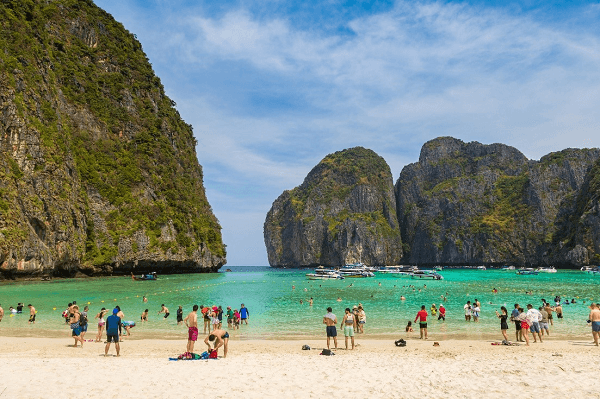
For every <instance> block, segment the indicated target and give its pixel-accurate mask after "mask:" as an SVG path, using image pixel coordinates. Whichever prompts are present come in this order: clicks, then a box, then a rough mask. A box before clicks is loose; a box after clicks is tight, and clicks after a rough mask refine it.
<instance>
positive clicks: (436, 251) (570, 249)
mask: <svg viewBox="0 0 600 399" xmlns="http://www.w3.org/2000/svg"><path fill="white" fill-rule="evenodd" d="M599 198H600V150H599V149H566V150H563V151H560V152H555V153H551V154H548V155H546V156H544V157H542V158H541V159H540V160H539V161H534V160H529V159H527V158H526V157H525V156H524V155H523V154H522V153H521V152H519V151H518V150H517V149H515V148H513V147H509V146H506V145H503V144H492V145H484V144H480V143H478V142H471V143H465V142H463V141H461V140H458V139H455V138H451V137H440V138H437V139H434V140H431V141H429V142H427V143H425V144H424V145H423V147H422V149H421V155H420V157H419V161H418V162H416V163H413V164H410V165H407V166H405V167H404V168H403V170H402V172H401V174H400V177H399V178H398V180H397V181H396V184H395V187H392V176H391V173H390V168H389V166H388V165H387V163H386V162H385V161H384V160H383V159H382V158H381V157H379V156H378V155H377V154H375V153H374V152H373V151H370V150H367V149H364V148H361V147H357V148H352V149H348V150H344V151H340V152H336V153H335V154H331V155H328V156H326V157H325V158H324V159H323V160H322V161H321V162H320V163H319V164H318V165H317V166H316V167H315V168H314V169H313V170H312V171H311V172H310V173H309V174H308V176H307V177H306V179H305V180H304V182H303V183H302V185H300V186H299V187H296V188H294V189H293V190H289V191H285V192H284V193H283V194H281V196H280V197H279V198H277V199H276V200H275V202H274V203H273V206H272V207H271V210H270V211H269V213H268V214H267V216H266V220H265V224H264V237H265V245H266V248H267V253H268V258H269V264H270V265H271V266H273V267H303V266H316V265H324V266H339V265H342V264H345V263H353V262H356V261H362V262H363V263H365V264H368V265H394V264H400V263H404V264H412V265H423V266H429V265H449V266H450V265H456V266H458V265H489V266H494V265H496V266H500V265H505V264H510V265H516V266H538V265H554V266H557V267H581V266H584V265H591V264H598V263H600V205H599Z"/></svg>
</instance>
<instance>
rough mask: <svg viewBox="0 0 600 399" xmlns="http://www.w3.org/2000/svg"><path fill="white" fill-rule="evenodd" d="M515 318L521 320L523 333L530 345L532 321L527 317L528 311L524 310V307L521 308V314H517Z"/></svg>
mask: <svg viewBox="0 0 600 399" xmlns="http://www.w3.org/2000/svg"><path fill="white" fill-rule="evenodd" d="M515 320H517V321H520V322H521V332H522V333H523V337H524V338H525V342H526V343H527V346H529V326H530V324H529V323H531V321H530V320H529V319H528V318H527V313H525V312H524V311H523V308H519V316H517V317H516V318H515Z"/></svg>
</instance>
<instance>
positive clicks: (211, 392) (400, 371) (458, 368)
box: [0, 334, 600, 399]
mask: <svg viewBox="0 0 600 399" xmlns="http://www.w3.org/2000/svg"><path fill="white" fill-rule="evenodd" d="M590 335H591V334H590ZM590 342H591V336H590V339H589V340H585V341H558V340H555V341H552V340H549V341H547V342H545V343H543V344H532V346H531V347H525V346H524V345H522V346H515V347H509V346H493V345H491V344H490V341H468V340H449V341H439V343H440V346H439V347H434V346H433V341H432V340H430V341H420V340H418V339H412V340H408V345H407V346H406V347H405V348H397V347H395V346H394V343H393V342H392V340H364V339H362V337H359V339H357V343H359V346H358V347H357V349H356V350H355V351H345V350H338V351H337V352H336V355H335V356H330V357H329V356H320V355H319V352H320V349H321V348H323V345H324V343H325V340H324V339H319V340H315V339H311V340H303V341H273V340H264V341H239V340H231V341H230V343H229V344H230V348H229V354H228V357H227V358H226V359H222V358H221V359H218V360H200V361H169V360H168V358H169V357H173V356H176V355H177V354H179V353H181V352H183V351H184V350H185V345H186V341H185V340H181V341H175V340H149V339H138V340H135V339H130V340H127V341H125V342H123V343H122V344H121V356H120V357H118V358H117V357H108V358H105V357H104V356H103V354H104V344H103V343H91V342H89V343H88V342H86V344H85V346H84V348H71V347H68V345H70V344H72V343H73V341H72V340H71V339H68V338H64V339H60V338H28V337H26V338H15V337H0V375H2V378H1V379H0V399H3V398H74V397H79V398H103V399H106V398H112V397H120V398H208V397H210V398H232V397H233V398H445V397H451V398H495V397H498V398H500V397H502V398H506V397H524V396H528V397H530V396H532V395H541V396H533V397H535V398H544V399H546V398H558V397H560V398H572V397H579V398H598V397H600V394H599V393H600V384H599V383H598V364H599V363H598V359H599V355H600V348H598V347H595V346H592V345H591V344H590ZM341 343H342V345H341V346H343V339H342V341H341ZM303 344H308V345H310V346H311V347H312V348H318V349H319V350H311V351H302V350H301V347H302V345H303ZM196 345H197V346H196V348H195V352H197V353H200V352H202V351H204V350H205V348H206V346H205V345H204V344H203V343H202V342H198V343H197V344H196ZM111 353H113V354H114V353H115V350H114V344H113V347H112V348H111ZM219 354H220V355H222V353H221V352H220V353H219ZM73 383H75V385H73Z"/></svg>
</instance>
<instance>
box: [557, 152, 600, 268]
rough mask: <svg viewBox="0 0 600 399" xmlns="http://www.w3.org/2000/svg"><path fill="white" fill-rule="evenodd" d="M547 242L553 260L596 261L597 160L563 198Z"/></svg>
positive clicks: (599, 249)
mask: <svg viewBox="0 0 600 399" xmlns="http://www.w3.org/2000/svg"><path fill="white" fill-rule="evenodd" d="M556 226H557V231H556V233H555V234H554V236H553V239H552V245H551V246H550V249H549V252H550V255H551V256H550V258H551V260H552V261H554V262H555V263H559V264H569V265H575V266H583V265H600V160H598V161H597V162H596V163H595V164H594V166H593V167H592V168H591V169H590V171H589V172H588V173H587V175H586V178H585V181H584V183H583V186H582V188H581V190H580V191H579V192H574V193H572V194H571V195H569V196H568V197H567V198H565V201H564V207H563V209H561V212H560V213H559V214H558V217H557V223H556Z"/></svg>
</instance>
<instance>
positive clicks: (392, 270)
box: [377, 266, 419, 276]
mask: <svg viewBox="0 0 600 399" xmlns="http://www.w3.org/2000/svg"><path fill="white" fill-rule="evenodd" d="M416 270H419V269H417V268H415V267H414V266H409V267H407V266H384V267H381V268H379V269H378V270H377V272H378V273H383V274H393V275H395V276H410V273H411V272H413V271H416Z"/></svg>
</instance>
